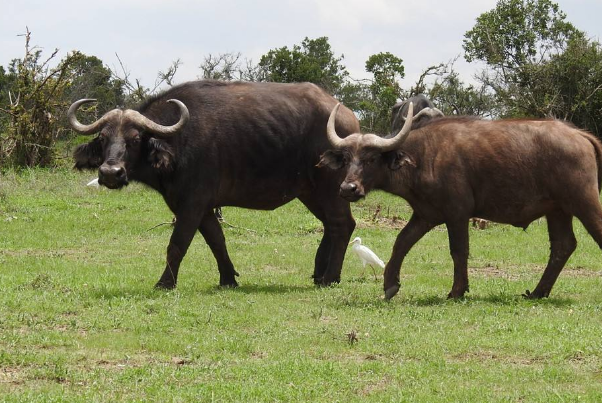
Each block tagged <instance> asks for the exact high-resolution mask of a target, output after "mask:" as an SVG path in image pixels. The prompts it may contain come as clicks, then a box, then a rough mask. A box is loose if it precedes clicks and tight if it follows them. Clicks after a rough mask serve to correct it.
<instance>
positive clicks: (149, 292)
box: [86, 284, 316, 300]
mask: <svg viewBox="0 0 602 403" xmlns="http://www.w3.org/2000/svg"><path fill="white" fill-rule="evenodd" d="M315 288H316V286H314V285H312V284H308V285H283V284H243V285H240V286H238V287H236V288H228V287H220V286H210V287H200V288H195V287H194V286H185V287H178V288H175V289H173V290H162V289H158V288H154V287H153V286H149V287H139V288H124V287H115V288H109V287H98V288H96V289H92V290H90V291H89V292H87V293H86V294H87V295H88V296H90V297H92V298H96V299H105V300H108V299H122V298H124V299H140V298H148V299H154V298H156V297H157V296H161V295H166V294H169V293H179V294H180V295H188V294H195V295H199V294H200V295H217V294H223V293H234V294H275V295H278V294H292V293H300V292H306V291H311V290H313V289H315Z"/></svg>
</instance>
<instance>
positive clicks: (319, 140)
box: [68, 81, 359, 288]
mask: <svg viewBox="0 0 602 403" xmlns="http://www.w3.org/2000/svg"><path fill="white" fill-rule="evenodd" d="M90 101H91V100H87V99H83V100H79V101H77V102H75V103H74V104H73V105H72V106H71V107H70V108H69V112H68V116H69V121H70V123H71V126H72V127H73V128H74V129H75V130H76V131H78V132H80V133H84V134H92V133H99V135H98V136H97V137H95V138H94V139H93V140H92V141H90V142H89V143H87V144H84V145H82V146H79V147H78V148H77V149H76V150H75V152H74V158H75V166H76V168H79V169H83V168H99V170H98V174H99V183H100V184H101V185H104V186H106V187H108V188H111V189H118V188H121V187H122V186H125V185H127V183H128V182H129V181H132V180H133V181H138V182H142V183H144V184H146V185H148V186H150V187H152V188H153V189H155V190H157V191H158V192H159V193H161V195H162V196H163V198H164V199H165V202H166V203H167V205H168V206H169V208H170V209H171V211H173V213H174V214H175V216H176V221H175V226H174V230H173V234H172V236H171V239H170V241H169V246H168V248H167V264H166V267H165V271H164V272H163V275H162V276H161V278H160V279H159V282H158V283H157V287H161V288H173V287H175V285H176V281H177V276H178V269H179V267H180V262H181V261H182V258H183V257H184V255H185V254H186V251H187V249H188V247H189V245H190V242H191V241H192V238H193V237H194V235H195V233H196V231H197V230H198V231H200V232H201V234H202V235H203V237H204V238H205V241H206V242H207V244H208V245H209V247H210V248H211V251H212V252H213V255H214V256H215V259H216V260H217V266H218V270H219V274H220V281H219V283H220V285H222V286H236V285H237V282H236V280H235V276H237V275H238V273H237V272H236V271H235V270H234V266H233V264H232V262H231V260H230V257H229V256H228V252H227V250H226V243H225V239H224V234H223V232H222V228H221V226H220V224H219V222H218V219H217V218H216V215H215V214H214V213H213V212H212V209H213V208H215V207H219V206H239V207H245V208H251V209H262V210H271V209H275V208H276V207H279V206H282V205H283V204H285V203H288V202H289V201H291V200H293V199H295V198H298V199H299V200H300V201H301V202H302V203H303V204H305V206H307V208H308V209H309V210H310V211H311V212H312V213H313V214H314V215H315V216H316V217H317V218H318V219H319V220H320V221H322V223H323V224H324V236H323V238H322V241H321V243H320V246H319V247H318V251H317V254H316V258H315V269H314V274H313V277H314V281H315V282H316V283H317V284H324V285H327V284H330V283H333V282H338V281H340V275H341V267H342V264H343V258H344V255H345V250H346V246H347V243H348V242H349V238H350V236H351V233H352V232H353V229H354V227H355V222H354V220H353V217H352V216H351V212H350V208H349V203H348V202H347V201H345V200H342V199H341V198H340V197H339V196H338V187H339V184H340V182H341V180H342V179H343V176H342V174H343V173H342V172H338V173H332V172H330V173H328V172H324V170H321V169H318V168H317V167H316V166H315V165H316V163H317V162H318V161H319V158H320V154H321V153H323V152H324V151H326V150H327V149H328V147H329V143H328V140H327V138H326V133H325V131H326V129H325V128H326V122H327V120H328V116H329V113H330V111H331V109H332V108H333V106H334V105H335V104H336V100H335V99H334V98H333V97H332V96H330V95H328V94H327V93H326V92H324V91H323V90H321V89H320V88H318V87H317V86H315V85H313V84H308V83H306V84H275V83H242V82H237V83H224V82H216V81H197V82H190V83H186V84H183V85H179V86H176V87H173V88H171V89H169V90H168V91H166V92H164V93H163V94H160V95H159V96H156V97H153V98H152V99H150V100H148V101H147V102H146V103H144V104H143V105H141V106H140V107H138V108H137V109H135V110H134V109H126V110H120V109H115V110H112V111H110V112H108V113H106V114H105V115H104V116H102V117H101V118H100V119H99V120H97V121H96V122H94V123H92V124H89V125H85V124H82V123H79V122H78V121H77V118H76V117H75V113H76V111H77V109H78V108H79V107H80V105H82V104H84V103H86V102H90ZM342 112H343V113H342V114H341V115H340V119H339V121H338V123H337V130H340V132H341V133H343V134H348V133H354V132H358V131H359V123H358V121H357V119H356V118H355V115H354V114H353V113H352V112H351V111H350V110H348V109H346V108H345V109H344V110H343V111H342Z"/></svg>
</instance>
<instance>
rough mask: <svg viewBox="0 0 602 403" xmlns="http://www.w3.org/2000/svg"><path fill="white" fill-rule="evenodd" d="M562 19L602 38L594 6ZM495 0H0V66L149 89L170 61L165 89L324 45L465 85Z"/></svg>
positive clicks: (565, 2) (360, 61) (410, 78)
mask: <svg viewBox="0 0 602 403" xmlns="http://www.w3.org/2000/svg"><path fill="white" fill-rule="evenodd" d="M556 3H557V4H558V5H559V6H560V9H561V10H563V11H564V12H565V13H566V14H567V20H568V21H569V22H571V23H573V24H574V25H575V26H576V27H577V28H578V29H580V30H582V31H585V32H586V33H587V34H588V36H589V37H590V38H592V39H595V40H600V39H602V23H601V22H600V21H601V17H602V0H556ZM495 4H496V0H464V1H462V0H459V1H450V0H418V1H417V0H411V1H410V0H346V1H345V0H305V1H300V0H253V1H242V0H221V1H220V0H210V1H206V0H197V1H192V0H171V1H160V0H103V1H85V0H76V1H73V0H64V1H63V0H54V1H48V0H0V10H2V13H1V14H0V65H2V66H5V67H6V66H7V65H8V64H9V62H10V61H11V60H12V59H14V58H21V57H23V54H24V43H25V41H24V38H23V37H22V36H19V34H23V33H25V31H26V27H28V28H29V30H30V31H31V33H32V37H31V44H32V45H36V46H38V47H39V48H40V49H42V51H43V56H50V54H51V53H52V52H53V51H54V49H55V48H58V49H59V53H58V58H59V59H60V58H62V57H64V56H65V55H66V54H67V53H68V52H69V51H72V50H79V51H81V52H83V53H85V54H87V55H93V56H96V57H98V58H100V59H101V60H102V61H103V62H104V63H105V65H107V66H109V67H110V68H112V69H114V70H116V71H120V69H121V67H120V65H119V60H118V58H117V56H116V54H117V55H119V58H120V59H121V61H122V62H123V64H124V66H125V67H126V70H127V71H128V73H129V75H130V79H140V81H141V83H142V84H143V85H145V86H147V87H153V86H154V83H155V80H156V77H157V73H158V72H159V71H160V70H165V69H167V68H168V67H169V66H170V65H171V63H172V62H173V61H175V60H177V59H179V60H180V61H181V63H182V65H181V66H180V68H179V70H178V73H177V75H176V76H175V82H178V83H179V82H185V81H189V80H194V79H197V78H199V75H201V70H200V68H199V66H200V65H201V64H202V63H203V61H204V58H205V57H206V56H208V55H209V54H212V55H217V54H220V53H228V52H233V53H238V52H240V53H241V54H242V58H243V59H245V58H246V59H249V60H251V61H252V62H253V63H257V62H259V59H260V57H261V56H262V55H263V54H266V53H267V52H268V51H269V50H271V49H276V48H281V47H283V46H287V47H289V48H292V46H293V45H295V44H300V43H301V42H302V41H303V39H304V38H305V37H308V38H310V39H315V38H318V37H322V36H326V37H328V40H329V43H330V45H331V47H332V50H333V52H334V53H335V56H337V57H339V56H341V55H343V56H344V59H343V61H342V63H343V64H344V65H345V66H346V67H347V70H348V71H349V73H350V75H351V77H353V78H356V79H360V78H367V77H369V75H368V74H367V73H366V72H365V62H366V60H367V59H368V57H369V56H371V55H373V54H376V53H379V52H391V53H393V54H394V55H395V56H397V57H400V58H401V59H403V61H404V66H405V72H406V77H405V79H404V80H402V81H401V85H402V87H404V88H409V87H410V86H411V85H412V84H413V83H414V82H415V81H416V80H417V78H418V77H419V75H420V73H422V72H423V71H424V70H425V69H426V68H427V67H429V66H432V65H436V64H439V63H442V62H448V61H450V60H452V59H454V58H456V57H458V56H460V57H459V58H458V60H457V61H456V64H455V69H456V70H457V71H458V72H459V73H460V76H461V78H462V79H463V80H464V81H466V82H471V81H472V80H473V76H474V74H475V73H476V72H477V70H478V69H480V68H481V67H482V66H480V65H478V64H474V63H473V64H468V63H466V62H465V61H464V59H463V57H462V56H463V50H462V41H463V39H464V34H465V33H466V32H467V31H469V30H470V29H471V28H472V27H473V26H474V24H475V22H476V18H477V17H478V16H479V15H480V14H481V13H483V12H486V11H489V10H491V9H493V8H494V7H495Z"/></svg>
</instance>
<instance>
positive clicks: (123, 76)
mask: <svg viewBox="0 0 602 403" xmlns="http://www.w3.org/2000/svg"><path fill="white" fill-rule="evenodd" d="M115 56H117V60H119V65H120V66H121V72H117V71H115V70H111V73H112V75H113V79H114V80H116V81H118V82H121V84H122V87H123V90H124V93H125V105H124V106H126V107H131V106H133V105H136V104H138V103H140V102H143V101H144V100H145V99H147V98H148V97H149V96H152V95H155V94H156V93H157V92H159V90H160V88H161V86H162V85H163V84H167V85H168V86H172V85H173V79H174V77H175V75H176V73H177V72H178V69H179V68H180V66H181V65H182V62H181V61H180V59H177V60H175V61H173V62H172V63H171V65H170V66H169V67H168V68H167V69H166V70H165V71H163V70H160V71H159V72H158V73H157V79H156V80H155V85H154V87H152V88H151V87H145V86H144V85H143V84H142V83H141V82H140V80H139V79H137V78H136V79H133V80H132V79H131V78H130V76H131V73H130V71H129V70H128V69H127V68H126V67H125V65H124V64H123V62H122V61H121V58H120V57H119V55H118V54H115Z"/></svg>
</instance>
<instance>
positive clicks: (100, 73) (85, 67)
mask: <svg viewBox="0 0 602 403" xmlns="http://www.w3.org/2000/svg"><path fill="white" fill-rule="evenodd" d="M71 68H72V73H71V81H70V83H69V85H68V86H67V87H66V88H65V93H64V98H65V101H66V102H67V103H68V104H71V103H73V102H75V101H77V100H78V99H82V98H93V99H96V102H95V103H94V104H93V105H92V107H91V108H89V109H88V110H86V108H81V111H80V112H79V117H80V118H81V120H82V121H94V120H96V119H98V118H100V117H101V116H102V115H103V114H105V113H106V112H108V111H110V110H112V109H114V108H117V107H119V106H123V105H124V103H125V94H124V86H123V84H124V83H123V81H121V80H119V79H116V78H115V77H114V76H113V73H112V72H111V70H110V69H109V68H108V67H106V66H105V65H104V64H103V62H102V60H100V59H99V58H97V57H96V56H86V55H81V58H80V59H79V60H77V61H76V62H75V63H74V64H73V65H72V67H71ZM86 114H87V115H89V116H86ZM61 123H62V125H61V126H62V127H63V128H64V130H65V131H66V132H68V133H71V130H70V129H69V125H68V122H67V119H66V115H65V114H63V117H62V119H61Z"/></svg>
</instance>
